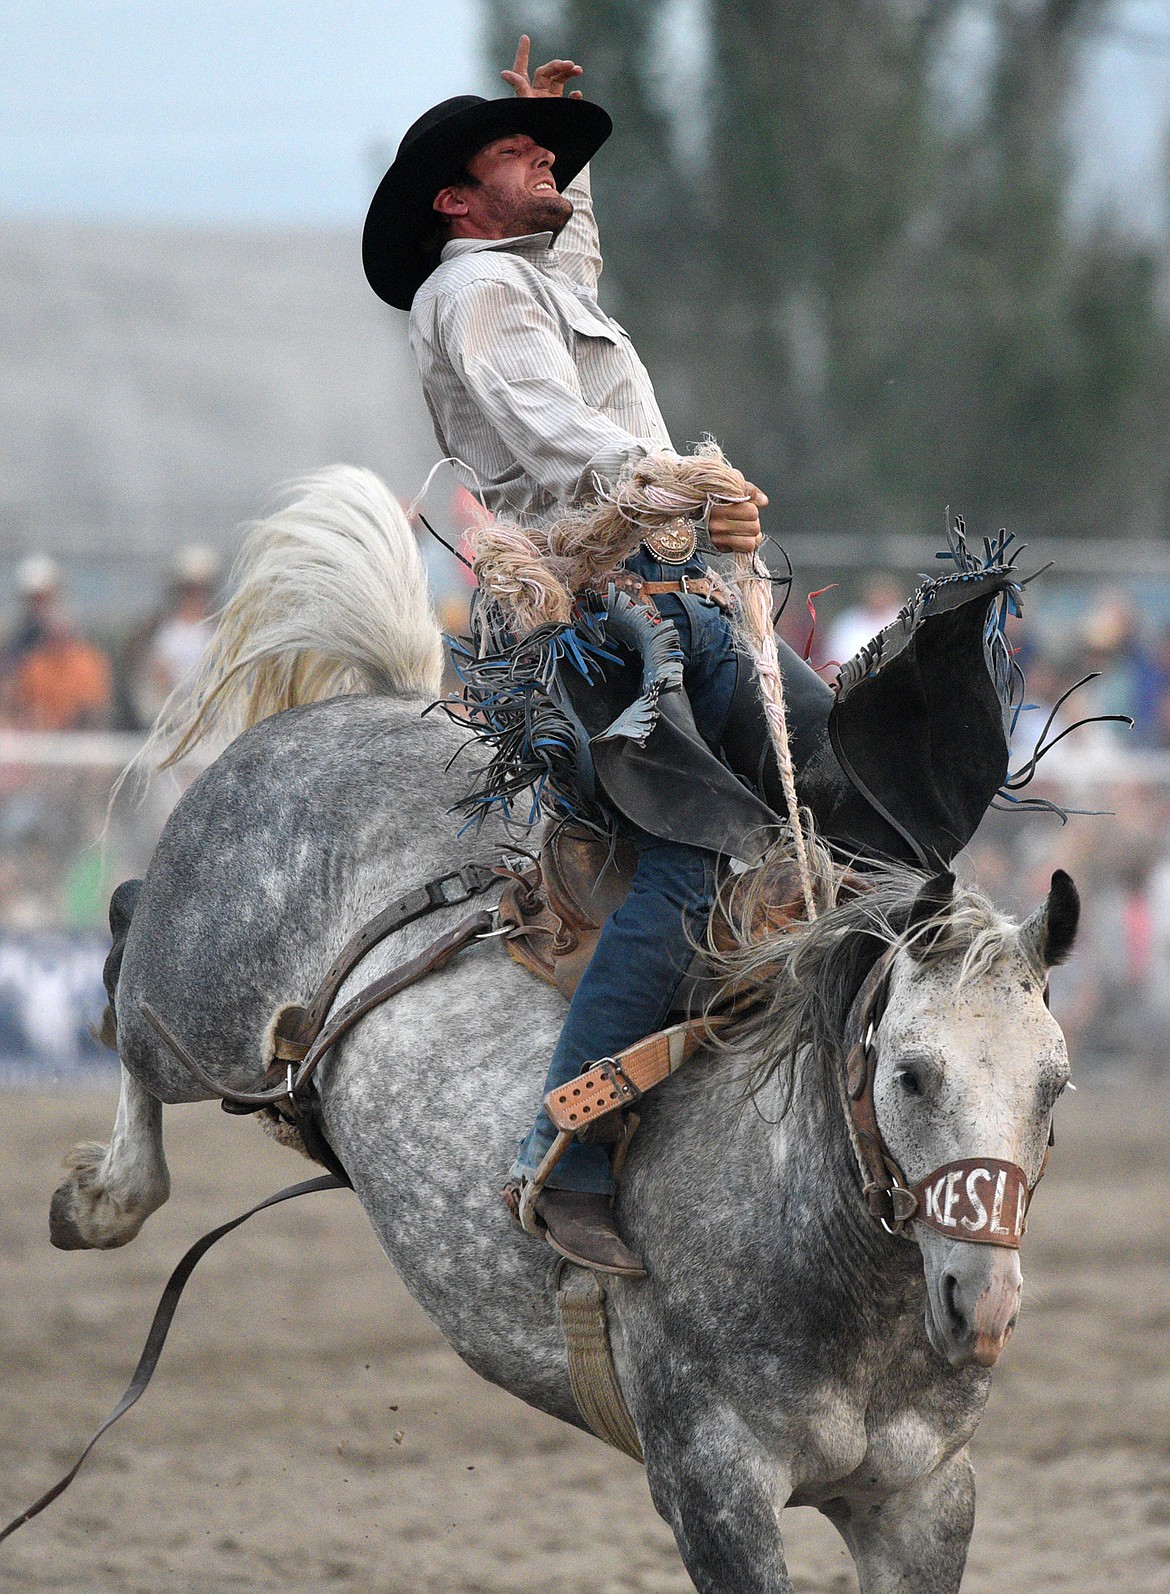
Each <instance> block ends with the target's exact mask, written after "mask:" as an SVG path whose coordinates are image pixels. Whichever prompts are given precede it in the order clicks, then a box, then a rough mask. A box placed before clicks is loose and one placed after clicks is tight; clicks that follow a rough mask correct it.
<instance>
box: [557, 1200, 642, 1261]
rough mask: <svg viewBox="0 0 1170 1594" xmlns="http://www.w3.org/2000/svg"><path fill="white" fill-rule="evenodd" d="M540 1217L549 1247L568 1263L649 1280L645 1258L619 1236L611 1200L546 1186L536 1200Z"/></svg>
mask: <svg viewBox="0 0 1170 1594" xmlns="http://www.w3.org/2000/svg"><path fill="white" fill-rule="evenodd" d="M536 1215H537V1217H538V1218H539V1219H540V1220H541V1222H542V1223H543V1224H544V1226H545V1231H546V1232H545V1238H546V1239H547V1240H548V1243H549V1244H550V1245H551V1246H552V1248H553V1250H554V1251H557V1252H559V1253H560V1255H561V1256H563V1257H566V1258H567V1259H568V1261H570V1262H576V1263H578V1264H579V1265H580V1266H581V1267H587V1268H592V1269H593V1271H594V1272H595V1273H613V1274H615V1275H616V1276H617V1277H618V1278H625V1279H644V1278H645V1277H646V1269H645V1268H644V1267H643V1265H642V1261H641V1258H640V1257H638V1256H636V1255H635V1254H634V1252H633V1251H631V1250H630V1248H629V1246H628V1245H626V1243H625V1241H624V1240H623V1239H622V1237H621V1235H620V1234H619V1233H618V1232H617V1228H616V1226H615V1224H614V1220H613V1205H612V1202H611V1200H610V1198H609V1196H607V1195H599V1194H595V1193H593V1192H591V1191H585V1190H557V1189H554V1188H552V1187H551V1186H547V1185H546V1186H545V1188H544V1189H543V1190H542V1191H541V1193H540V1195H539V1196H538V1197H537V1199H536Z"/></svg>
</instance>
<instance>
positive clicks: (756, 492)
mask: <svg viewBox="0 0 1170 1594" xmlns="http://www.w3.org/2000/svg"><path fill="white" fill-rule="evenodd" d="M744 486H745V487H746V488H747V491H748V496H749V497H750V498H751V501H752V503H753V504H756V505H757V506H758V507H759V508H760V509H763V508H764V506H765V504H766V503H767V502H768V495H767V493H766V492H764V491H763V489H762V488H760V487H757V486H756V484H755V482H744Z"/></svg>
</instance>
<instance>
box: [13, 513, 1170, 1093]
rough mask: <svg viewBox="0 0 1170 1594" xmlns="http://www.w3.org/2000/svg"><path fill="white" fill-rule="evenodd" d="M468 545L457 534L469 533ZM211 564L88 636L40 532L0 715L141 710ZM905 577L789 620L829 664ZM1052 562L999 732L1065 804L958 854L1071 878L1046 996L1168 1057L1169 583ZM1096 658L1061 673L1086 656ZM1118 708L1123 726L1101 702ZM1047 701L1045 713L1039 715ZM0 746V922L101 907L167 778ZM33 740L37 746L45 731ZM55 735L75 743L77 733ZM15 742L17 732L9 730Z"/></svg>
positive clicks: (57, 918) (444, 600)
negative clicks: (1075, 889) (111, 805)
mask: <svg viewBox="0 0 1170 1594" xmlns="http://www.w3.org/2000/svg"><path fill="white" fill-rule="evenodd" d="M476 515H477V509H476V506H475V504H474V500H470V499H468V501H467V502H466V503H464V502H462V501H461V499H460V497H459V496H458V495H456V496H455V498H454V499H453V500H452V502H451V503H450V504H449V505H447V506H446V510H445V512H444V514H443V517H442V522H441V524H442V526H443V528H444V531H445V533H446V535H447V537H448V538H449V540H450V542H451V544H452V546H453V547H454V548H460V547H461V546H462V544H463V539H464V537H465V535H466V532H467V530H468V529H469V528H470V527H471V526H472V525H473V524H474V522H475V519H476ZM419 530H420V551H421V553H422V555H423V560H424V563H425V564H426V567H427V570H428V575H429V577H430V581H431V585H432V589H433V591H434V594H435V601H436V607H437V610H438V612H439V618H440V622H441V624H442V625H443V627H444V629H445V630H447V631H449V632H452V633H458V632H461V631H462V630H463V629H464V627H465V624H466V615H467V604H468V601H469V598H470V595H471V591H472V587H473V583H472V578H471V576H470V572H469V571H468V570H467V569H466V568H465V567H464V566H463V565H462V564H461V563H460V562H459V560H458V559H457V558H456V557H455V556H454V555H453V553H452V551H450V550H449V549H448V548H445V547H443V546H442V545H441V544H440V543H439V542H438V541H437V540H436V539H434V538H432V537H430V536H429V535H428V534H427V533H425V532H424V531H423V530H422V528H421V527H420V528H419ZM464 551H465V550H464ZM220 578H221V569H220V564H219V561H218V559H217V558H216V556H215V554H214V553H213V552H212V551H211V550H209V549H207V548H202V547H189V548H184V549H182V550H180V552H179V553H178V554H177V555H176V557H175V558H174V560H173V562H172V564H171V566H170V568H169V570H168V572H167V575H166V580H165V585H163V586H162V589H161V590H160V592H159V594H158V599H157V601H156V602H155V604H154V605H153V606H152V607H151V608H150V609H149V610H148V612H146V613H145V614H144V615H143V617H142V618H141V619H140V620H139V621H138V622H137V623H134V624H131V625H129V626H127V627H125V628H124V630H123V632H122V633H121V634H120V635H118V636H116V637H114V638H110V637H108V636H107V637H105V638H104V645H101V644H100V643H99V641H98V640H97V639H96V638H95V636H94V635H92V634H90V633H89V631H88V628H87V627H86V626H85V625H84V624H83V623H82V622H81V621H80V620H79V618H78V616H77V615H76V614H75V613H74V612H73V610H72V609H71V605H70V595H69V592H68V590H67V585H66V581H65V579H64V576H63V573H62V571H61V569H60V568H59V567H58V566H57V565H56V564H55V562H54V561H53V560H52V559H50V558H48V557H47V556H45V555H42V554H34V555H31V556H29V557H28V558H26V559H25V560H24V561H23V562H22V563H21V564H20V565H19V567H18V568H17V570H16V572H15V592H14V598H15V604H14V605H13V607H14V608H15V611H16V612H15V616H14V618H13V619H12V620H11V622H10V624H9V626H8V629H7V633H6V635H5V636H4V639H3V646H2V649H0V731H7V732H12V731H17V732H19V731H34V732H42V733H43V732H56V733H68V732H79V731H82V732H131V733H134V732H137V733H141V732H143V731H144V730H145V729H147V728H148V727H149V725H150V724H151V723H152V722H153V720H154V717H155V715H156V714H157V712H158V710H159V708H160V707H161V705H162V703H163V702H164V701H165V699H166V697H167V695H168V694H169V693H170V692H171V691H172V690H173V689H174V688H175V687H176V686H178V685H180V684H181V683H182V682H183V681H184V680H185V679H187V678H189V677H190V675H191V673H192V672H193V671H194V669H195V668H196V666H197V664H198V661H199V658H200V656H201V654H202V652H203V649H204V647H205V646H206V644H207V641H208V639H209V637H210V634H211V629H212V620H211V616H212V613H213V611H214V608H215V605H216V603H217V601H218V597H219V594H218V584H219V581H220ZM906 592H907V589H906V587H905V586H904V584H903V582H902V581H901V580H899V579H897V578H895V577H892V576H890V575H888V574H885V573H882V574H877V575H875V576H873V577H872V578H871V579H870V580H868V581H865V582H862V583H860V584H858V586H857V587H856V588H855V589H854V590H852V591H851V590H849V589H848V588H846V587H844V586H841V587H836V588H832V589H828V590H825V591H822V592H820V593H818V594H817V595H815V596H814V598H812V599H810V600H809V602H808V603H807V604H805V603H803V602H797V603H791V604H789V606H788V608H787V610H786V612H785V614H784V616H783V618H782V621H781V631H782V634H783V635H784V636H785V639H786V640H787V641H788V642H789V643H790V644H791V645H792V646H793V647H795V648H796V649H797V651H799V652H801V653H803V654H805V655H806V656H808V657H810V659H811V661H812V662H813V663H814V665H816V666H817V667H818V668H819V669H820V670H822V672H823V673H824V674H825V677H826V679H829V680H831V679H832V678H833V676H834V674H835V669H836V665H837V664H838V663H840V662H842V661H843V660H845V659H847V658H849V657H851V656H852V654H854V653H855V652H856V651H857V649H858V648H859V647H860V646H861V645H862V644H863V643H864V642H866V641H868V640H869V638H870V637H872V636H873V635H875V634H876V633H877V632H878V631H879V630H881V628H882V627H883V626H884V625H885V624H887V623H888V622H889V621H890V620H891V619H892V618H893V616H894V615H895V614H896V612H897V609H898V607H899V605H900V604H901V603H902V602H903V601H904V598H905V596H906ZM1142 599H1143V601H1142V604H1141V607H1140V608H1139V606H1138V604H1137V602H1136V601H1135V598H1134V595H1133V593H1132V592H1129V591H1126V590H1123V589H1121V588H1120V587H1117V588H1115V587H1112V586H1107V585H1104V584H1099V585H1096V586H1092V585H1086V586H1084V587H1075V586H1069V585H1067V584H1065V585H1056V584H1055V583H1053V584H1052V587H1051V590H1050V591H1049V592H1048V593H1044V592H1043V590H1040V591H1035V592H1033V591H1031V590H1030V592H1029V604H1028V614H1027V616H1026V619H1025V620H1024V621H1018V620H1012V621H1010V622H1009V635H1010V637H1011V640H1012V645H1013V647H1014V648H1015V650H1016V656H1017V659H1018V662H1019V663H1020V665H1021V667H1022V669H1023V672H1024V675H1025V677H1026V681H1027V690H1026V692H1025V694H1024V697H1023V702H1022V705H1021V710H1020V713H1019V715H1018V718H1017V723H1016V729H1015V733H1014V738H1013V767H1014V768H1015V769H1020V768H1022V767H1024V766H1025V765H1026V764H1027V763H1028V760H1029V758H1030V756H1031V754H1032V750H1033V748H1034V745H1035V743H1036V741H1037V739H1038V737H1040V735H1041V732H1042V731H1044V730H1045V727H1046V726H1047V732H1046V740H1048V741H1052V740H1054V739H1057V738H1059V736H1060V733H1061V732H1062V731H1064V730H1066V729H1068V728H1069V727H1071V726H1073V725H1074V724H1075V723H1076V722H1077V721H1079V720H1082V719H1089V720H1090V721H1091V723H1089V724H1086V725H1083V726H1080V727H1079V728H1077V729H1075V730H1074V731H1073V734H1071V735H1070V736H1069V737H1068V738H1066V739H1065V740H1056V745H1055V747H1054V748H1053V751H1052V752H1051V753H1049V754H1048V755H1046V756H1045V758H1043V759H1042V760H1041V761H1040V763H1039V765H1038V768H1037V771H1036V775H1035V778H1034V779H1033V781H1032V782H1031V784H1030V785H1028V786H1027V787H1026V788H1025V789H1024V790H1023V791H1022V792H1021V793H1020V794H1019V795H1021V796H1024V797H1030V798H1039V799H1042V800H1043V801H1044V802H1045V803H1048V804H1051V805H1053V807H1055V808H1057V809H1060V810H1065V811H1071V816H1070V817H1069V819H1068V821H1067V823H1062V822H1061V818H1060V815H1059V813H1054V812H1052V811H1051V809H1048V810H1044V811H1039V812H1024V813H1021V812H1018V811H1017V812H996V813H992V814H991V815H989V816H988V819H987V821H986V822H985V824H984V826H983V827H982V829H981V830H980V832H979V834H978V836H977V837H976V838H975V841H974V842H973V843H972V845H971V847H970V848H969V849H968V854H967V857H966V860H965V867H966V868H967V869H968V870H969V871H970V872H971V873H973V874H974V876H975V877H976V878H977V879H978V880H979V882H980V883H981V884H982V885H983V887H984V888H985V889H986V890H987V891H988V892H989V893H990V894H991V895H992V896H993V897H994V898H996V899H997V900H999V901H1001V902H1002V904H1003V905H1004V906H1005V907H1006V908H1009V909H1011V910H1012V911H1014V912H1028V911H1031V910H1032V908H1034V907H1035V906H1036V904H1037V903H1038V902H1039V901H1040V900H1041V899H1042V898H1043V895H1044V893H1045V891H1046V889H1047V882H1048V878H1049V875H1050V873H1051V870H1052V869H1053V868H1054V867H1057V866H1059V867H1062V868H1066V869H1068V870H1069V872H1070V873H1071V874H1072V875H1073V877H1074V879H1076V881H1077V883H1078V885H1079V886H1080V888H1081V890H1082V893H1083V895H1084V897H1085V902H1086V911H1085V916H1084V921H1083V935H1082V941H1081V945H1080V947H1079V948H1078V954H1077V956H1076V958H1075V959H1074V960H1073V962H1072V964H1071V965H1070V966H1069V968H1067V969H1065V970H1061V971H1058V973H1057V975H1056V977H1055V979H1054V986H1053V991H1054V1004H1055V1006H1056V1009H1057V1011H1058V1013H1059V1015H1060V1017H1061V1018H1062V1021H1063V1022H1064V1023H1065V1026H1066V1029H1067V1031H1068V1032H1069V1034H1070V1038H1071V1039H1072V1041H1073V1044H1074V1047H1075V1048H1076V1049H1077V1050H1078V1051H1079V1053H1080V1055H1081V1056H1082V1057H1083V1058H1084V1059H1086V1060H1088V1059H1090V1058H1091V1059H1094V1060H1096V1061H1097V1062H1098V1063H1099V1062H1100V1061H1101V1060H1103V1059H1104V1060H1107V1059H1111V1058H1116V1059H1125V1060H1127V1062H1132V1060H1133V1059H1134V1058H1138V1059H1140V1060H1141V1061H1142V1062H1143V1063H1144V1064H1146V1065H1147V1066H1149V1067H1151V1068H1155V1069H1157V1070H1166V1069H1170V756H1166V757H1164V758H1163V757H1159V754H1160V753H1164V754H1167V755H1170V596H1167V598H1166V600H1165V606H1164V607H1159V601H1160V600H1159V597H1158V594H1155V593H1151V591H1149V590H1147V591H1145V592H1143V594H1142ZM1090 674H1095V679H1093V680H1091V681H1088V682H1086V683H1085V684H1083V685H1081V686H1079V688H1078V689H1077V690H1076V691H1074V692H1073V693H1072V695H1071V697H1069V698H1067V699H1065V693H1066V692H1067V691H1068V690H1069V689H1070V688H1073V687H1075V686H1077V683H1078V682H1081V681H1082V680H1083V678H1084V677H1085V676H1087V675H1090ZM1123 714H1128V715H1130V716H1132V717H1133V720H1134V725H1133V728H1132V729H1130V728H1128V727H1127V726H1125V725H1123V724H1121V723H1119V722H1118V721H1116V720H1101V719H1098V718H1097V716H1106V715H1123ZM1049 721H1051V723H1050V724H1049ZM9 743H10V745H11V747H12V750H11V752H10V753H9V754H8V755H7V756H6V758H4V759H0V935H2V934H3V932H5V931H7V932H9V933H11V932H20V931H26V930H30V929H35V930H44V929H53V930H62V929H99V928H100V926H101V925H102V923H103V920H104V912H105V904H106V901H107V900H108V896H109V890H110V887H111V885H112V884H113V883H114V882H115V881H116V880H117V879H119V878H122V877H123V876H124V875H126V874H129V873H136V872H141V870H142V868H143V867H144V866H145V863H146V860H147V859H148V857H149V854H150V851H151V849H152V847H153V845H154V842H155V839H156V838H157V834H158V831H159V829H160V827H161V825H162V823H163V821H164V819H165V813H166V808H167V806H168V804H169V802H170V801H171V800H173V792H172V793H171V794H170V796H164V797H162V798H159V797H157V796H156V797H155V798H154V799H153V800H152V803H153V805H152V806H148V807H146V808H140V807H136V806H134V804H133V803H132V802H129V801H126V800H123V801H121V802H120V804H119V806H118V807H117V808H116V809H115V810H114V818H113V821H112V823H107V805H108V800H109V793H110V788H111V784H112V782H113V779H114V777H115V776H116V775H117V773H118V769H119V767H120V765H121V763H122V762H123V761H124V759H125V757H126V750H127V748H132V746H133V743H132V742H130V741H118V742H116V743H115V742H111V743H110V745H109V748H108V749H107V750H105V751H103V748H104V747H105V744H104V743H101V744H97V745H96V746H95V744H94V743H93V740H92V738H90V739H88V740H87V742H86V744H85V746H86V747H87V748H88V752H86V753H85V754H84V756H82V755H81V754H79V755H78V757H77V758H72V757H65V758H62V757H58V756H56V755H55V754H53V755H46V757H41V755H40V754H39V753H32V754H30V753H29V751H28V749H27V745H26V744H25V743H24V742H23V741H21V740H18V742H17V743H16V744H12V739H11V738H9ZM44 745H45V744H44V743H43V741H42V740H38V742H37V746H39V747H41V748H42V749H43V747H44ZM54 745H55V746H59V747H69V748H73V747H75V746H77V747H80V746H81V744H80V743H75V742H74V741H73V740H72V739H66V741H65V742H60V743H54ZM20 748H24V751H18V749H20Z"/></svg>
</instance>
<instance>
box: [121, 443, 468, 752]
mask: <svg viewBox="0 0 1170 1594" xmlns="http://www.w3.org/2000/svg"><path fill="white" fill-rule="evenodd" d="M293 493H294V496H293V498H292V500H291V502H290V503H288V504H287V506H286V507H285V508H283V509H281V510H278V511H277V513H276V514H274V515H270V516H269V518H268V519H267V520H262V521H259V522H257V523H256V524H254V525H253V526H252V527H251V528H250V530H249V531H248V534H247V536H246V537H245V539H244V543H243V546H242V548H241V549H240V553H239V556H238V557H237V559H236V562H235V565H234V566H233V569H232V587H233V592H232V596H231V598H230V599H229V600H228V602H227V604H226V605H225V607H224V608H223V610H222V611H221V612H220V615H219V618H218V622H217V625H216V629H215V634H214V636H213V637H212V640H211V642H210V644H209V645H208V648H207V652H206V653H205V655H204V658H203V663H202V665H201V666H200V669H199V671H198V673H197V675H196V678H195V680H194V682H193V683H192V684H190V685H188V686H187V687H185V688H181V689H180V690H179V692H178V693H176V694H175V696H174V697H173V698H172V699H171V700H170V701H169V702H168V703H167V705H166V706H165V707H164V709H163V711H162V714H161V715H160V716H159V721H158V724H157V725H156V726H155V729H154V732H153V733H152V737H151V750H152V751H153V752H155V753H157V752H160V751H162V750H163V749H167V756H166V758H165V760H164V767H165V765H166V764H172V763H175V762H177V761H178V760H179V759H180V758H182V757H183V756H184V754H186V753H189V752H190V751H191V750H192V748H194V747H195V746H197V745H198V743H199V742H201V741H202V740H203V739H204V737H205V736H207V735H208V734H209V733H210V732H211V731H212V730H215V731H217V732H218V733H220V734H221V735H225V736H233V735H238V734H239V733H240V732H241V731H244V730H247V729H248V727H249V726H251V725H255V724H256V723H257V722H258V721H259V720H262V719H266V718H267V717H268V716H269V715H270V714H277V713H279V712H280V711H281V710H282V709H286V708H294V707H296V706H297V705H298V704H301V703H313V702H317V701H319V700H320V699H322V698H326V697H336V696H338V695H339V694H341V693H349V692H354V693H372V694H376V695H389V696H393V697H431V698H434V697H437V696H438V694H439V690H440V682H441V678H442V667H443V666H442V639H441V637H440V635H439V628H438V625H437V623H436V621H435V615H434V610H433V608H432V606H431V600H430V595H429V593H428V591H427V580H426V574H425V572H424V570H423V565H422V560H421V559H420V557H419V553H418V549H417V547H416V546H415V540H414V536H413V534H412V532H411V529H410V525H409V522H408V521H407V519H406V516H405V514H404V513H403V511H402V508H401V506H400V505H399V503H398V502H397V500H396V499H395V498H394V496H393V494H392V493H391V492H390V490H389V489H388V488H387V486H386V485H385V483H384V482H382V481H381V480H380V479H379V478H378V477H377V476H375V475H374V474H373V472H372V471H368V470H361V469H358V468H357V467H355V466H353V465H332V466H330V467H329V468H328V469H326V470H322V471H319V472H318V473H317V474H316V475H313V476H308V477H306V478H305V479H304V480H303V481H300V482H298V483H296V484H295V486H294V488H293Z"/></svg>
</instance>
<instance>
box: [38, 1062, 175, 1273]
mask: <svg viewBox="0 0 1170 1594" xmlns="http://www.w3.org/2000/svg"><path fill="white" fill-rule="evenodd" d="M65 1166H66V1167H67V1168H68V1169H69V1177H68V1178H67V1179H66V1180H65V1182H64V1183H63V1184H61V1185H59V1186H58V1187H57V1189H56V1190H55V1191H54V1192H53V1199H52V1202H51V1203H50V1206H49V1238H50V1240H52V1242H53V1244H54V1245H55V1246H57V1247H58V1248H59V1249H60V1250H62V1251H82V1250H92V1249H95V1248H96V1249H101V1250H108V1249H111V1248H112V1247H113V1246H116V1245H125V1244H126V1242H127V1241H128V1240H132V1239H133V1238H134V1236H135V1235H136V1234H137V1233H138V1231H139V1229H140V1228H141V1227H142V1225H143V1224H144V1223H145V1222H146V1220H147V1218H148V1217H149V1216H150V1214H151V1213H152V1212H154V1211H156V1210H157V1209H158V1208H159V1207H161V1206H162V1204H163V1202H164V1201H165V1200H166V1198H167V1197H168V1196H169V1195H170V1193H171V1180H170V1175H169V1174H168V1172H167V1159H166V1156H165V1154H164V1152H163V1143H162V1102H161V1101H159V1100H158V1098H157V1097H156V1096H152V1095H151V1094H150V1092H149V1091H148V1090H146V1089H145V1087H144V1086H142V1085H140V1084H139V1083H138V1081H137V1080H136V1079H135V1078H134V1076H133V1075H132V1074H129V1073H127V1072H126V1069H125V1067H123V1069H122V1093H121V1095H120V1096H119V1098H118V1116H117V1118H116V1119H115V1120H114V1133H113V1135H112V1136H111V1138H110V1144H109V1146H108V1147H106V1146H102V1145H96V1144H93V1143H90V1142H85V1143H83V1144H82V1145H79V1146H74V1148H73V1150H72V1151H71V1152H70V1153H69V1155H68V1156H67V1157H66V1159H65Z"/></svg>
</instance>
